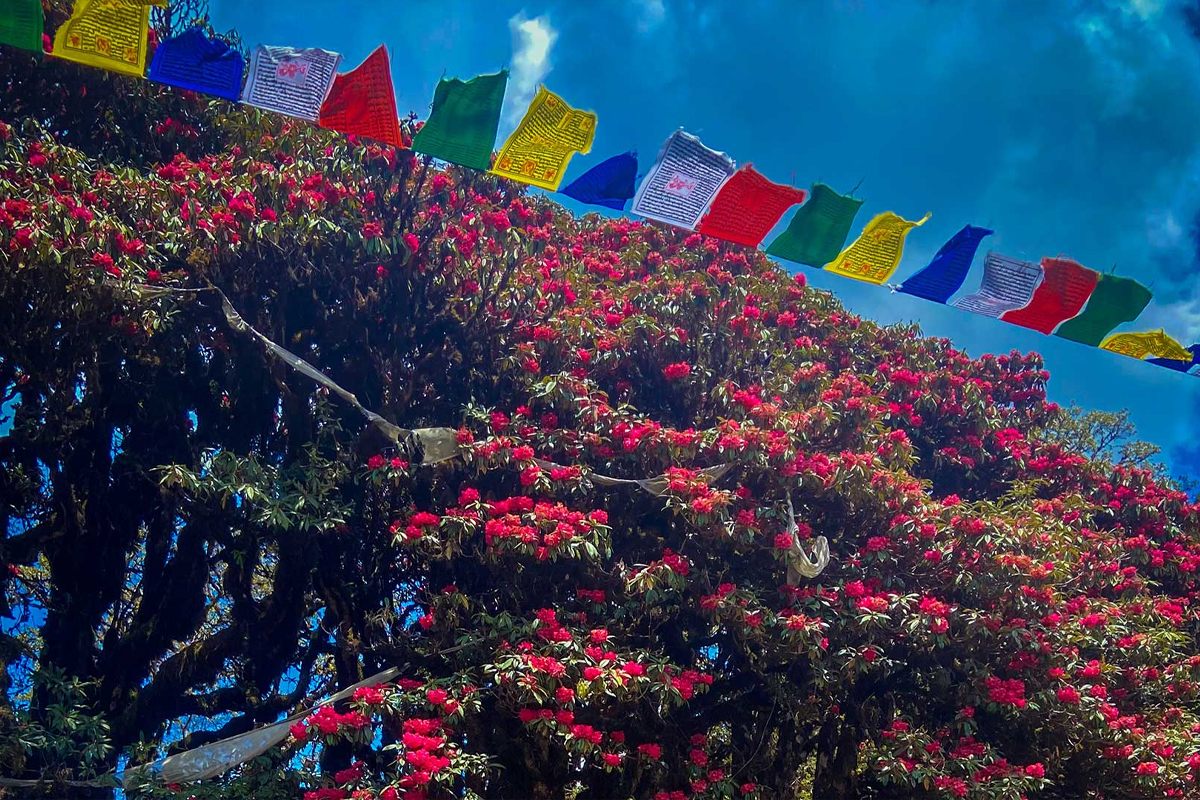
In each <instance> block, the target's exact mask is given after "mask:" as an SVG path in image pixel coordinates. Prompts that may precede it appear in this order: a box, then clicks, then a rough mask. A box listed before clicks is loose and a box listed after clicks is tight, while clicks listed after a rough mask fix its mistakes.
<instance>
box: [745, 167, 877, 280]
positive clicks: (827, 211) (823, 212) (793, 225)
mask: <svg viewBox="0 0 1200 800" xmlns="http://www.w3.org/2000/svg"><path fill="white" fill-rule="evenodd" d="M862 204H863V201H862V200H860V199H858V198H855V197H851V196H850V195H848V194H838V193H837V192H835V191H834V190H833V189H832V188H830V187H829V186H826V185H825V184H823V183H814V184H813V187H812V192H811V193H810V194H809V198H808V202H807V203H805V204H804V205H802V206H800V208H799V209H797V210H796V213H795V215H794V216H793V217H792V221H791V222H790V223H788V226H787V230H785V231H784V232H783V233H781V234H779V235H778V236H776V237H775V240H774V241H773V242H771V244H770V245H769V246H768V247H767V255H769V256H775V257H776V258H782V259H785V260H787V261H793V262H795V263H797V264H807V265H808V266H810V267H823V266H825V265H826V264H828V263H829V262H830V261H833V260H834V259H835V258H837V255H838V253H840V252H842V248H843V247H844V246H845V245H846V237H847V236H849V235H850V226H851V225H853V224H854V217H855V216H856V215H857V214H858V209H859V208H860V207H861V206H862Z"/></svg>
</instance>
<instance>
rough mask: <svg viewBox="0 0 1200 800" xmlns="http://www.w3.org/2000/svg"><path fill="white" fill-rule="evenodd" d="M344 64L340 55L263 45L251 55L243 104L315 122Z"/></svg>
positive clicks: (243, 93) (309, 48) (311, 49)
mask: <svg viewBox="0 0 1200 800" xmlns="http://www.w3.org/2000/svg"><path fill="white" fill-rule="evenodd" d="M341 63H342V56H341V54H340V53H331V52H330V51H328V50H320V49H318V48H315V47H307V48H296V47H267V46H264V45H261V44H260V45H259V46H258V47H256V48H254V52H252V53H251V54H250V74H249V75H248V76H247V78H246V87H245V88H244V89H243V90H242V102H243V103H245V104H246V105H248V106H254V107H255V108H261V109H264V110H265V111H276V112H278V113H280V114H287V115H288V116H292V117H299V118H300V119H306V120H308V121H309V122H316V121H317V116H318V114H319V112H320V110H321V103H323V102H325V95H327V94H329V89H330V87H332V86H333V79H334V77H335V76H336V75H337V70H338V65H339V64H341Z"/></svg>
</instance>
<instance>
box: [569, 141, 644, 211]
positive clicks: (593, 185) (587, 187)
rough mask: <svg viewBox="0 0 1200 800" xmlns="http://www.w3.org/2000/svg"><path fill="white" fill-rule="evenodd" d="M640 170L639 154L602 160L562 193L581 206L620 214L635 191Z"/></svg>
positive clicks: (631, 151) (621, 155) (632, 152)
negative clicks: (582, 204)
mask: <svg viewBox="0 0 1200 800" xmlns="http://www.w3.org/2000/svg"><path fill="white" fill-rule="evenodd" d="M637 168H638V162H637V152H636V151H634V150H630V151H629V152H628V153H621V154H620V155H619V156H613V157H612V158H610V159H607V160H605V161H601V162H600V163H599V164H597V165H596V166H594V167H592V168H591V169H589V170H588V171H587V172H585V173H583V174H582V175H580V176H579V177H578V178H576V179H575V180H573V181H571V183H570V184H568V185H567V186H566V188H564V189H562V190H560V192H559V193H560V194H565V195H566V196H567V197H573V198H575V199H576V200H578V201H579V202H581V203H591V204H592V205H594V206H604V207H605V208H612V209H616V210H617V211H621V210H623V209H624V208H625V203H626V202H627V201H628V200H629V198H631V197H633V193H634V192H635V191H636V180H637Z"/></svg>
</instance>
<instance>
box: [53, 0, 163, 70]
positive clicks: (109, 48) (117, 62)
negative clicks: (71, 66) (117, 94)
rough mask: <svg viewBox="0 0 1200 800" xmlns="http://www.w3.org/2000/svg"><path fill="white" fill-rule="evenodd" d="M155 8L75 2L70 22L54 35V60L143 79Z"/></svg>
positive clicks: (134, 2)
mask: <svg viewBox="0 0 1200 800" xmlns="http://www.w3.org/2000/svg"><path fill="white" fill-rule="evenodd" d="M151 5H152V3H149V2H139V0H75V8H74V11H73V12H72V13H71V17H70V19H68V20H67V21H66V22H64V23H63V24H62V25H60V26H59V28H58V30H57V31H56V32H55V34H54V56H55V57H56V58H62V59H65V60H67V61H77V62H79V63H80V64H87V65H88V66H92V67H100V68H101V69H106V70H109V71H111V72H119V73H121V74H123V75H134V76H136V77H138V78H140V77H142V75H143V74H144V73H145V72H146V40H147V35H148V33H149V30H150V6H151Z"/></svg>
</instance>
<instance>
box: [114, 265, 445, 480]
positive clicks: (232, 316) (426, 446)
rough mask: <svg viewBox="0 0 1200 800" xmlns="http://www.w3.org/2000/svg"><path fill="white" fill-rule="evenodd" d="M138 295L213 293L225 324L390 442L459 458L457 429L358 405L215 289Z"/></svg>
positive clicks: (426, 456) (425, 460)
mask: <svg viewBox="0 0 1200 800" xmlns="http://www.w3.org/2000/svg"><path fill="white" fill-rule="evenodd" d="M113 286H114V288H120V285H119V284H113ZM136 288H137V290H138V293H139V294H140V295H141V296H143V297H159V296H162V295H168V294H203V293H206V292H212V293H214V294H216V295H217V296H218V297H220V298H221V312H222V313H223V314H224V315H225V322H226V324H228V325H229V327H230V328H232V329H233V330H235V331H237V332H238V333H242V334H247V335H249V336H251V337H253V338H254V339H257V340H258V341H259V342H260V343H261V344H262V345H263V346H264V347H266V349H267V352H268V353H269V354H270V355H272V356H274V357H276V358H278V359H279V360H281V361H283V362H284V363H285V364H287V365H288V366H289V367H291V368H292V369H294V370H296V371H297V372H299V373H301V374H302V375H306V376H308V377H309V378H312V379H313V380H314V381H316V382H317V383H319V384H321V385H322V386H324V387H325V388H326V389H328V390H329V391H331V392H333V393H334V394H336V395H337V396H338V397H340V398H342V399H343V400H344V401H346V402H347V403H349V404H350V405H352V406H354V408H355V409H356V410H358V412H359V413H361V414H362V415H363V416H364V417H366V418H367V421H369V422H370V423H371V424H372V425H374V426H375V428H376V429H378V430H379V432H380V433H382V434H383V435H384V436H386V437H387V438H388V439H390V440H392V441H394V442H397V443H401V442H409V441H415V442H416V443H417V444H418V445H419V446H420V452H421V463H422V464H435V463H437V462H439V461H445V460H447V459H450V458H454V457H455V456H456V455H458V436H457V432H456V431H455V430H454V429H453V428H414V429H413V430H408V429H407V428H401V427H399V426H397V425H393V424H392V423H390V422H388V421H387V420H386V419H384V418H383V417H381V416H380V415H378V414H376V413H375V412H374V411H371V410H370V409H368V408H366V407H365V406H363V404H362V403H360V402H358V398H357V397H355V396H354V394H353V393H352V392H349V391H346V390H345V389H343V388H342V387H341V386H340V385H339V384H338V383H337V382H336V381H334V380H333V379H332V378H330V377H329V376H327V375H325V373H323V372H321V371H320V370H319V369H317V368H316V367H314V366H313V365H312V364H310V363H308V362H307V361H305V360H304V359H303V358H300V357H299V356H298V355H296V354H295V353H293V352H291V351H290V350H287V349H285V348H283V347H280V346H279V345H277V344H275V343H274V342H273V341H271V340H270V339H268V338H267V337H266V336H263V335H262V334H261V333H259V332H258V331H257V330H255V329H254V328H253V327H251V326H250V325H249V324H248V323H247V322H246V321H245V320H244V319H242V316H241V314H239V313H238V312H237V310H236V309H234V307H233V304H232V303H230V302H229V298H228V297H226V296H225V293H224V292H222V291H221V290H220V289H218V288H217V287H215V286H210V287H207V288H204V289H171V288H167V287H162V286H146V285H139V286H137V287H136Z"/></svg>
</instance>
